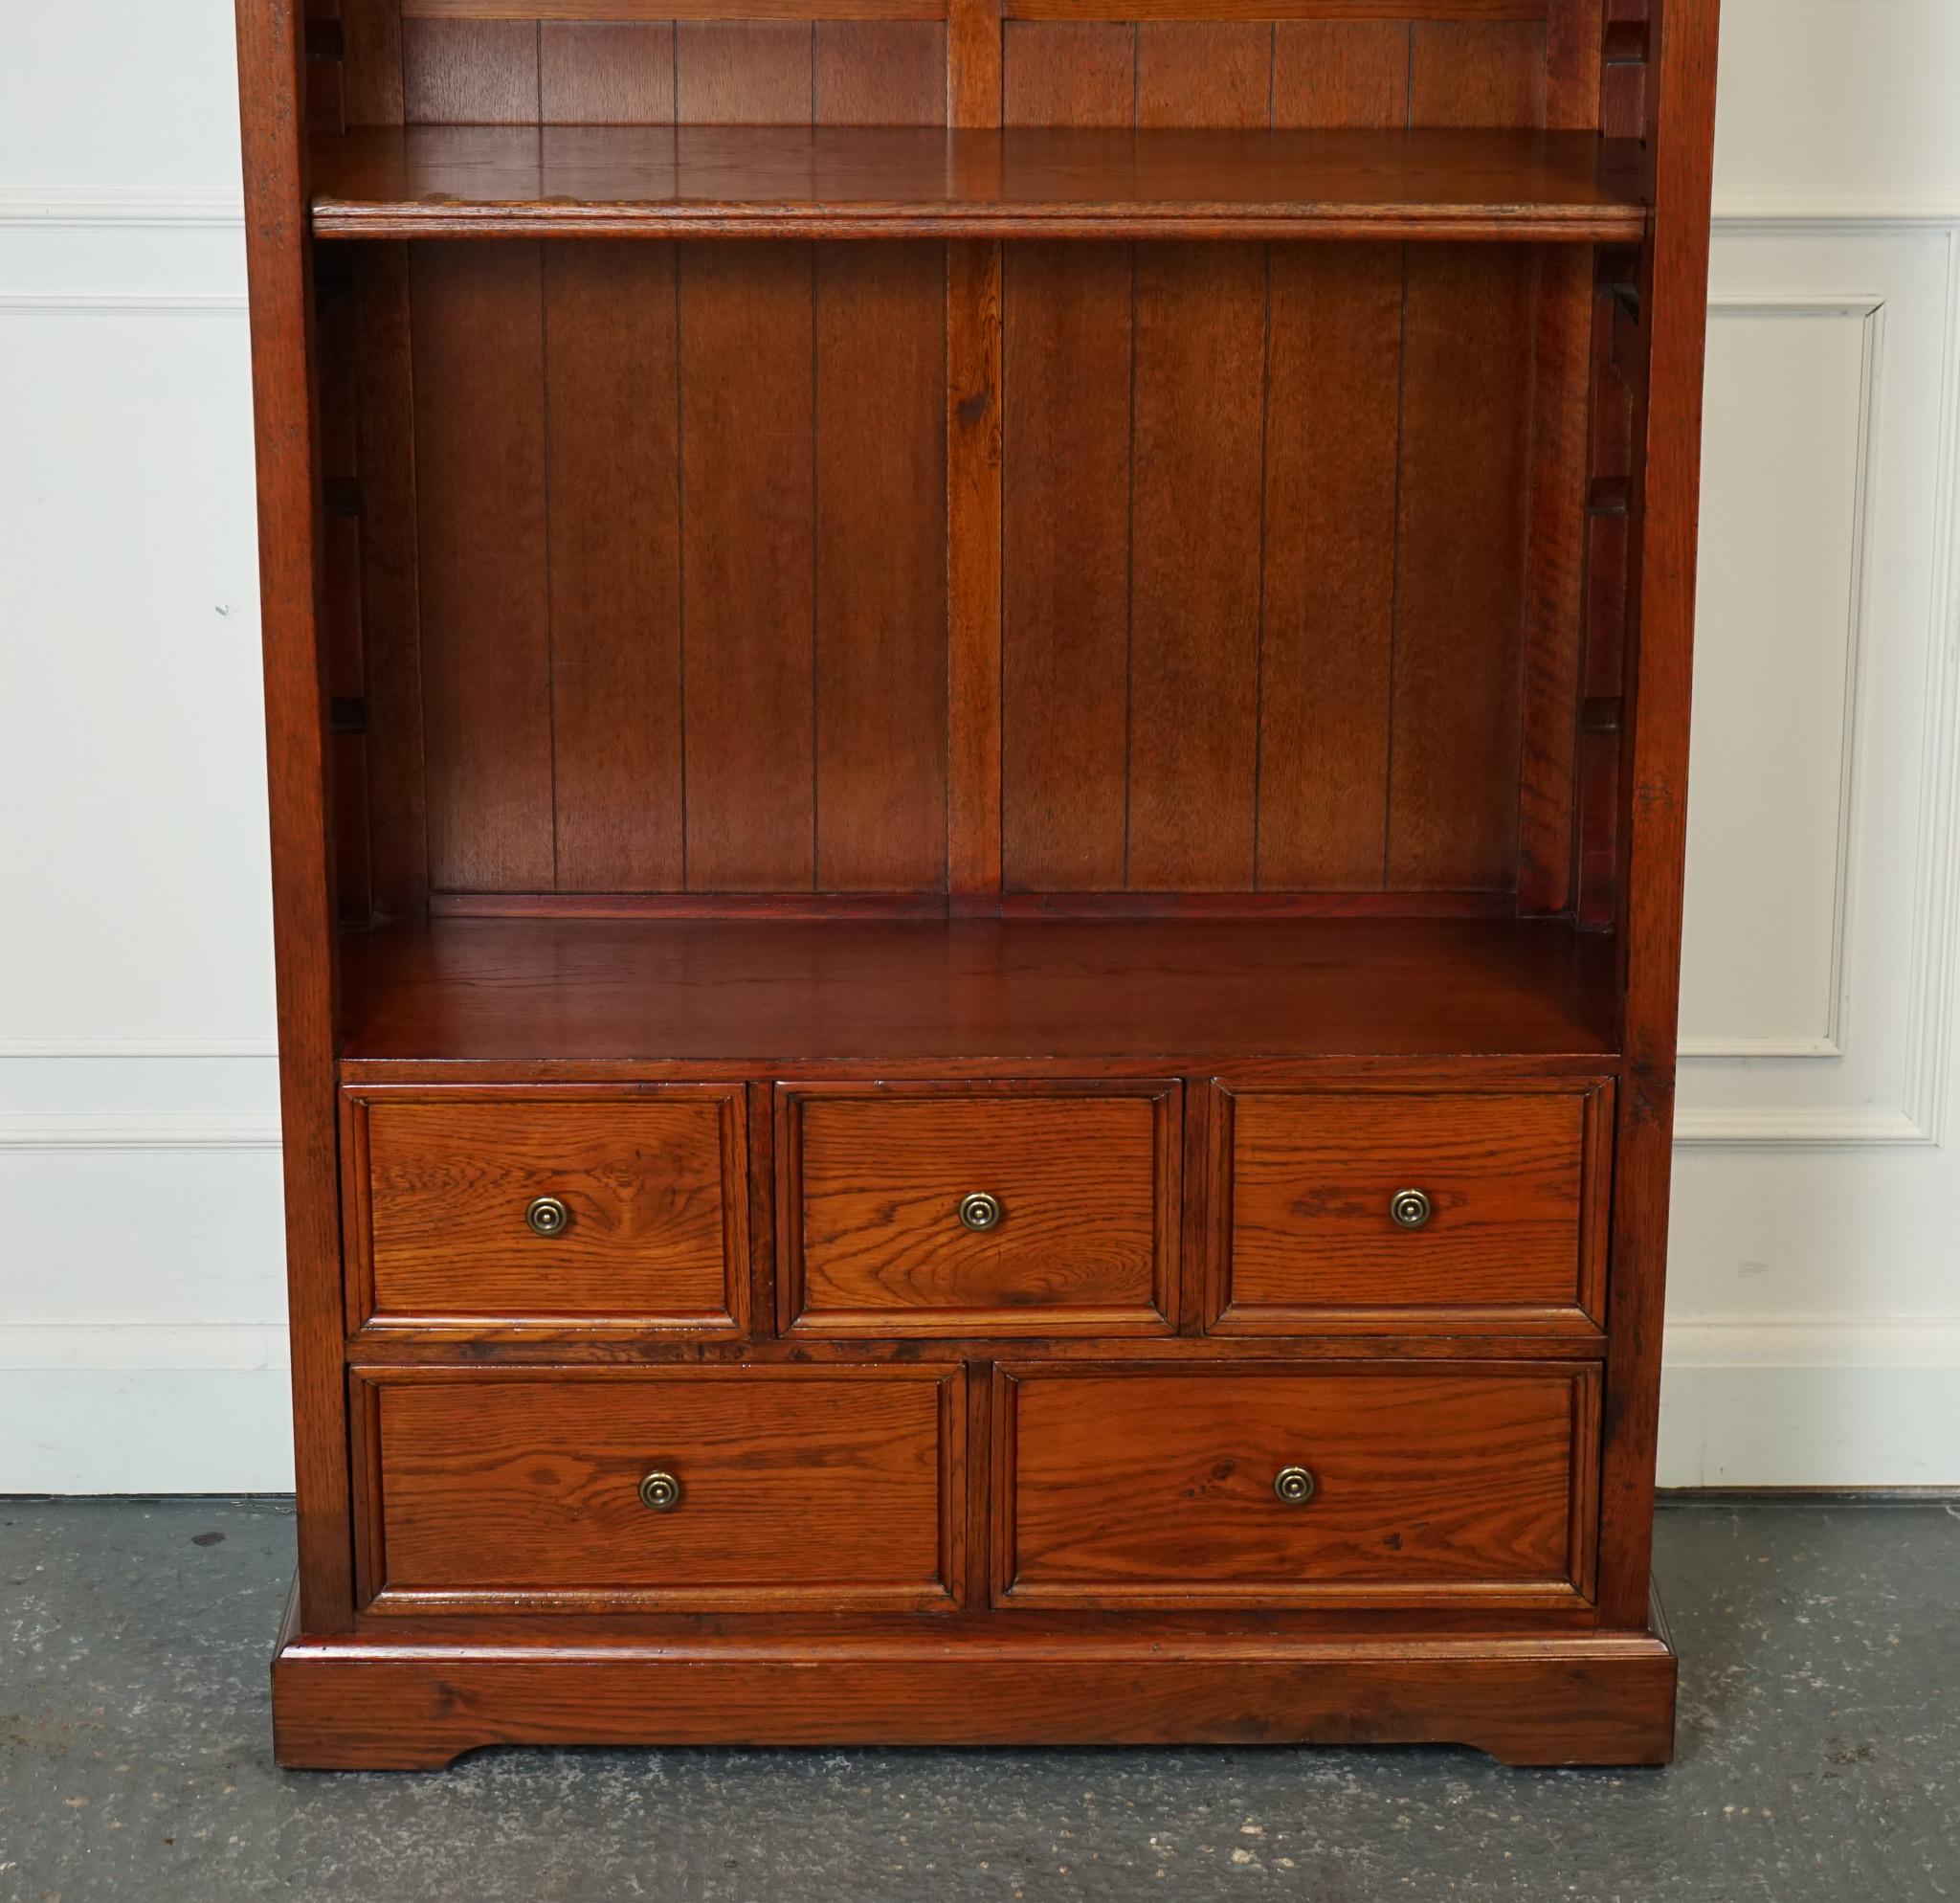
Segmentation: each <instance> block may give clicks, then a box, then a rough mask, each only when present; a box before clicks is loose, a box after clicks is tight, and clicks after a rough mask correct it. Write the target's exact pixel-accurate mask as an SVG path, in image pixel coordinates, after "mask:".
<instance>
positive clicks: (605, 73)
mask: <svg viewBox="0 0 1960 1903" xmlns="http://www.w3.org/2000/svg"><path fill="white" fill-rule="evenodd" d="M674 68H675V59H674V29H673V27H672V26H671V25H669V24H668V23H667V22H665V21H661V22H660V23H658V24H657V25H655V24H641V25H636V24H631V23H627V22H625V21H624V20H623V19H622V16H621V14H620V13H619V12H618V11H614V12H613V14H612V18H611V19H609V20H594V21H587V22H565V21H548V20H547V21H546V22H545V23H544V24H542V25H541V26H540V27H539V29H538V108H539V111H538V116H539V119H540V120H541V121H542V122H543V123H545V124H546V125H657V124H660V123H667V122H671V121H672V120H673V118H674Z"/></svg>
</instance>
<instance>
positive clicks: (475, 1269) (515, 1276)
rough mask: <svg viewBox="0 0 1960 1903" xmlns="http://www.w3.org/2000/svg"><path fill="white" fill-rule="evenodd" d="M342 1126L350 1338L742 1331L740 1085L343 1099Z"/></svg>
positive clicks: (363, 1093) (380, 1094) (356, 1094)
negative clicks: (534, 1331) (594, 1330)
mask: <svg viewBox="0 0 1960 1903" xmlns="http://www.w3.org/2000/svg"><path fill="white" fill-rule="evenodd" d="M346 1118H347V1133H348V1138H349V1141H348V1143H347V1145H346V1152H347V1155H348V1158H349V1163H348V1168H349V1172H350V1176H351V1192H352V1193H351V1196H350V1209H349V1215H350V1220H349V1224H348V1228H349V1233H350V1236H351V1237H352V1239H353V1264H354V1274H353V1275H352V1276H351V1277H350V1278H349V1281H350V1300H351V1306H352V1309H353V1314H352V1317H351V1319H352V1321H353V1322H354V1324H355V1325H356V1326H361V1325H364V1324H365V1325H366V1326H367V1327H369V1328H374V1329H392V1330H410V1331H412V1330H434V1331H436V1332H443V1331H455V1330H460V1331H464V1332H470V1331H474V1330H477V1329H481V1328H492V1327H494V1328H507V1329H516V1330H523V1329H524V1328H526V1327H531V1328H558V1327H565V1326H568V1325H574V1324H576V1325H580V1326H590V1327H600V1328H606V1327H612V1328H621V1329H647V1328H653V1329H666V1330H681V1331H685V1332H729V1331H731V1330H734V1329H736V1328H739V1327H740V1326H742V1325H743V1320H744V1317H745V1315H746V1308H747V1300H746V1288H747V1262H746V1259H747V1209H746V1167H745V1158H744V1154H743V1144H744V1139H743V1128H744V1125H743V1106H742V1089H741V1086H739V1085H729V1086H723V1085H706V1086H702V1085H679V1086H654V1087H651V1088H645V1089H639V1090H635V1091H632V1092H619V1091H612V1092H597V1091H590V1090H588V1091H565V1090H558V1091H553V1090H549V1089H543V1088H540V1089H535V1090H534V1089H527V1088H524V1089H509V1090H502V1091H491V1090H478V1091H470V1090H467V1089H442V1088H430V1089H425V1090H375V1089H369V1090H354V1091H350V1092H348V1093H347V1097H346ZM534 1207H537V1208H538V1214H537V1216H536V1218H535V1221H536V1223H537V1225H538V1226H533V1222H534V1219H533V1217H532V1214H531V1212H532V1211H533V1209H534ZM554 1223H555V1224H556V1226H555V1227H553V1226H552V1225H553V1224H554ZM541 1229H542V1230H544V1233H540V1231H541Z"/></svg>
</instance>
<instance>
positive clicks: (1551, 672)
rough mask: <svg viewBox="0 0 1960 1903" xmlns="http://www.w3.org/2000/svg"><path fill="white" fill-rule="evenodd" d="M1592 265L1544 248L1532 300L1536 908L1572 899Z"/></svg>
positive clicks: (1531, 852)
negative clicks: (1546, 251) (1545, 251)
mask: <svg viewBox="0 0 1960 1903" xmlns="http://www.w3.org/2000/svg"><path fill="white" fill-rule="evenodd" d="M1588 264H1589V260H1588V258H1587V257H1586V254H1584V253H1583V252H1567V251H1558V252H1548V253H1546V254H1545V255H1543V256H1541V257H1539V258H1538V259H1537V282H1536V285H1535V287H1534V297H1533V301H1534V305H1535V309H1534V315H1533V351H1534V363H1533V369H1532V410H1531V456H1530V478H1529V480H1530V483H1531V498H1530V516H1529V526H1528V529H1527V534H1528V538H1529V539H1528V542H1527V544H1526V608H1525V616H1526V621H1525V670H1524V680H1523V690H1522V692H1523V720H1524V743H1523V746H1522V748H1521V749H1520V752H1519V780H1518V908H1519V910H1520V911H1521V912H1526V913H1532V912H1561V911H1564V910H1565V909H1566V908H1567V907H1568V906H1569V905H1570V901H1571V895H1572V850H1573V830H1574V829H1573V787H1574V782H1575V777H1576V772H1577V744H1578V702H1579V662H1580V646H1581V641H1582V638H1583V632H1584V619H1585V611H1584V601H1583V578H1584V573H1585V531H1586V504H1585V493H1586V449H1587V443H1586V416H1587V395H1588V385H1589V381H1590V370H1591V359H1592V349H1591V343H1592V328H1593V286H1592V274H1591V272H1590V270H1589V268H1588Z"/></svg>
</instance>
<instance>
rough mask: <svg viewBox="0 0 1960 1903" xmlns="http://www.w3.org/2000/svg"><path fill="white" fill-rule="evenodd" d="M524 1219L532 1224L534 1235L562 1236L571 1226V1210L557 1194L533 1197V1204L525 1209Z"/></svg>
mask: <svg viewBox="0 0 1960 1903" xmlns="http://www.w3.org/2000/svg"><path fill="white" fill-rule="evenodd" d="M524 1220H525V1221H526V1222H528V1223H529V1224H530V1225H531V1232H532V1233H533V1234H534V1235H539V1236H562V1235H564V1234H565V1232H566V1230H568V1228H570V1227H571V1211H570V1210H568V1208H566V1206H565V1205H564V1203H562V1202H560V1201H559V1199H558V1198H556V1197H555V1196H538V1197H533V1198H531V1206H530V1207H529V1208H528V1209H526V1210H525V1211H524Z"/></svg>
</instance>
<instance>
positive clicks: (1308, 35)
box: [1273, 20, 1409, 126]
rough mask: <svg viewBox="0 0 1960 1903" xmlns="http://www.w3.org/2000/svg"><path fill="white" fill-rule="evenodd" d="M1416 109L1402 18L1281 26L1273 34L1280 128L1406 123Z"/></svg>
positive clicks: (1275, 111)
mask: <svg viewBox="0 0 1960 1903" xmlns="http://www.w3.org/2000/svg"><path fill="white" fill-rule="evenodd" d="M1408 106H1409V27H1408V23H1407V22H1406V21H1402V20H1281V21H1280V22H1279V23H1278V24H1277V25H1276V26H1275V27H1274V29H1273V123H1274V124H1275V125H1286V126H1295V125H1301V126H1305V125H1354V126H1387V125H1400V124H1401V123H1403V119H1404V116H1405V115H1406V113H1407V111H1408Z"/></svg>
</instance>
